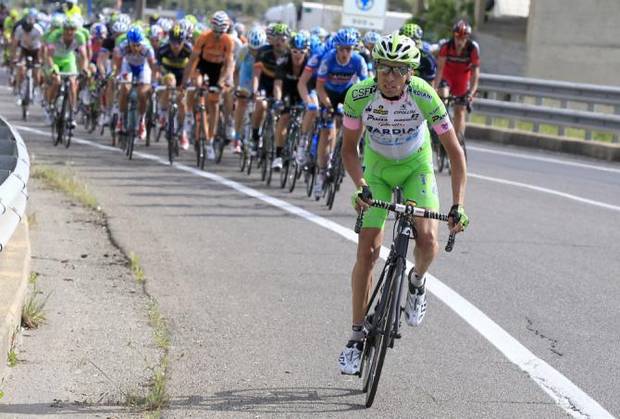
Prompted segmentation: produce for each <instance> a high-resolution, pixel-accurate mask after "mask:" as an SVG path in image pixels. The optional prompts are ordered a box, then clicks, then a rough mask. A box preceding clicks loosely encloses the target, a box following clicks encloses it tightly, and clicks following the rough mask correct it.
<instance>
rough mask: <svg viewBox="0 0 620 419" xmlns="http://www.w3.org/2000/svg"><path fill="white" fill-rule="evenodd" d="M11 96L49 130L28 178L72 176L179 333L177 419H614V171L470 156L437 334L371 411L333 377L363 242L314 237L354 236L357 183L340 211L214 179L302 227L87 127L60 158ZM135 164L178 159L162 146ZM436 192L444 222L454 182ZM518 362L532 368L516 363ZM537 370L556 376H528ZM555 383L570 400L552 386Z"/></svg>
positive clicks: (34, 142) (619, 325) (173, 413)
mask: <svg viewBox="0 0 620 419" xmlns="http://www.w3.org/2000/svg"><path fill="white" fill-rule="evenodd" d="M0 95H1V97H2V100H1V101H0V102H1V104H0V113H1V114H2V115H4V116H5V117H6V118H7V119H8V120H9V121H11V122H13V123H14V124H16V125H21V126H27V127H29V128H31V129H35V130H39V131H38V133H37V131H25V130H24V131H22V135H23V137H24V138H25V140H26V142H27V145H28V147H29V150H30V152H31V154H32V155H33V161H34V163H35V164H48V165H65V164H67V165H71V166H72V167H73V168H74V169H75V170H76V171H77V172H78V173H79V175H80V177H81V178H83V180H84V181H85V182H87V184H88V185H89V187H90V188H91V189H92V191H93V193H94V194H95V195H96V196H97V198H98V199H99V201H100V202H101V204H102V207H103V209H104V211H105V212H106V213H107V214H108V216H109V219H110V227H111V230H112V234H113V236H114V237H115V239H116V240H117V241H118V242H119V244H120V245H121V246H122V247H123V248H124V249H126V250H128V251H133V252H135V253H136V254H137V255H139V256H140V258H141V261H142V264H143V266H144V268H145V272H146V277H147V281H148V282H147V288H148V291H149V292H150V293H151V295H153V296H154V297H155V298H156V299H157V300H158V301H159V303H160V306H161V310H162V313H163V314H164V315H165V316H166V317H167V318H168V320H169V322H170V327H171V332H172V341H173V344H172V350H171V364H170V374H169V383H168V385H169V386H168V390H169V393H170V395H171V397H172V399H171V403H170V406H169V408H168V409H167V410H166V411H165V412H164V416H165V417H179V418H181V417H188V416H193V417H205V416H209V417H215V416H229V417H240V416H242V415H243V416H247V417H250V416H251V417H268V416H288V417H300V416H306V415H307V416H318V417H341V416H345V417H346V416H349V415H351V414H355V415H358V416H362V417H366V416H368V417H371V416H372V417H376V416H377V415H379V416H380V417H412V416H415V417H441V418H446V417H455V418H466V417H472V418H474V417H475V418H479V417H493V418H497V417H519V418H525V417H531V418H541V417H545V418H551V417H565V416H566V415H568V414H569V413H570V414H573V415H576V416H578V415H580V414H583V415H585V416H587V415H588V414H589V415H591V416H601V415H604V414H605V413H607V414H610V415H616V416H617V415H620V397H618V388H620V305H619V304H618V301H619V300H620V285H618V284H619V282H618V279H619V276H620V258H619V255H620V243H619V239H620V233H618V230H617V228H616V226H617V224H618V221H620V166H619V165H611V164H608V163H604V162H599V161H594V160H587V159H579V158H576V157H569V156H565V155H560V154H551V153H543V152H536V151H531V150H523V149H513V148H507V147H493V146H490V145H487V144H483V143H477V142H475V141H470V142H469V144H470V148H469V171H470V173H471V174H472V176H471V177H470V178H469V181H468V190H467V196H466V204H465V207H466V209H467V212H468V214H469V215H470V217H471V220H472V221H471V225H470V228H469V229H468V231H467V232H466V233H465V234H463V235H460V236H459V237H458V240H457V244H456V248H455V251H454V252H453V253H452V254H449V255H448V254H445V253H444V254H441V255H440V256H439V257H438V259H437V260H436V262H435V263H434V264H433V266H432V268H431V272H432V274H433V275H434V277H436V278H437V279H433V280H431V284H430V288H431V291H433V295H430V297H429V306H428V311H427V317H426V319H425V321H424V324H423V326H422V327H420V328H417V329H409V328H406V329H405V330H404V334H403V338H402V339H401V340H400V341H398V342H397V345H396V347H395V349H394V350H391V351H390V352H389V353H388V358H387V361H386V365H385V368H384V374H383V377H382V379H381V384H380V388H379V393H378V396H377V399H376V401H375V405H374V406H373V407H372V409H370V410H364V408H363V402H364V396H363V394H361V392H360V391H359V389H360V386H361V384H360V381H359V380H358V379H357V378H351V377H345V376H341V375H340V374H339V371H338V367H337V357H338V354H339V352H340V350H341V348H342V346H343V344H344V343H345V342H346V339H347V337H348V334H349V329H350V287H349V275H350V270H351V268H352V265H353V262H354V255H355V244H354V243H352V242H351V241H350V240H347V239H346V238H345V237H343V236H342V235H339V234H337V233H335V232H334V231H333V228H332V230H330V229H327V228H325V226H321V225H318V224H317V223H316V222H317V220H318V218H317V216H319V217H324V218H326V219H327V220H329V221H331V222H333V223H335V225H336V226H342V227H344V228H346V229H352V228H353V225H354V223H355V216H354V213H353V210H352V209H351V208H350V204H349V196H350V193H351V192H352V189H353V188H352V185H351V182H350V180H349V179H345V182H344V187H343V190H342V191H341V192H340V193H339V195H338V196H337V198H336V203H335V206H334V209H333V210H332V211H328V210H327V209H326V208H325V207H324V206H323V205H322V204H321V203H316V202H314V201H313V200H310V199H308V198H306V197H305V195H303V194H302V191H301V190H300V189H298V190H296V191H295V192H294V193H293V194H289V193H288V192H285V191H282V190H280V189H278V188H277V187H275V186H272V187H266V186H265V185H264V184H263V183H262V182H260V180H259V178H258V174H252V176H250V177H247V176H246V175H245V174H241V173H239V172H238V169H237V166H236V158H235V157H233V156H232V154H231V153H230V151H229V150H227V151H226V155H225V157H224V161H223V163H222V164H221V165H218V166H215V165H214V164H208V167H207V171H208V172H209V173H213V174H216V175H219V176H222V177H223V178H225V179H229V180H232V181H235V182H238V183H239V184H240V185H243V186H245V187H247V188H252V190H255V191H259V192H261V193H263V194H266V195H269V196H271V197H275V198H278V199H279V200H282V201H284V202H285V203H288V204H292V205H294V206H296V207H299V208H301V209H304V210H306V211H308V212H309V213H311V214H314V216H312V215H310V216H307V217H306V218H302V217H300V216H297V215H294V214H293V213H291V212H290V211H286V210H283V209H282V208H281V207H276V206H274V205H272V204H271V203H269V202H266V199H267V198H264V197H263V199H257V198H254V197H251V196H248V195H247V193H242V192H240V190H241V189H243V188H242V187H240V186H238V185H237V184H235V185H234V186H235V187H236V189H234V188H231V187H230V185H225V184H223V183H222V182H223V181H222V179H220V178H217V177H213V176H212V177H211V179H207V178H205V177H202V176H198V175H197V174H196V172H195V171H192V170H190V169H189V168H191V167H193V154H192V153H184V155H183V156H182V158H181V162H182V163H185V164H186V165H187V166H177V167H169V166H167V165H165V164H161V161H157V160H155V159H153V158H152V157H150V158H141V157H139V156H138V157H137V158H135V160H133V161H128V160H127V159H126V158H125V157H124V156H123V155H121V154H120V153H118V152H115V151H113V150H110V149H108V148H105V147H99V148H98V147H95V146H94V145H96V144H100V145H109V144H110V141H109V138H107V136H106V137H105V138H101V137H100V136H99V135H89V134H86V133H84V132H83V130H81V129H78V131H77V136H78V137H79V138H83V139H85V140H88V141H90V142H91V143H88V144H85V143H83V144H78V143H77V142H75V143H74V144H72V146H71V147H70V149H64V148H55V147H53V146H52V143H51V140H50V138H49V136H47V135H43V134H44V133H47V132H48V129H49V128H48V127H45V126H44V124H43V122H42V118H41V112H40V110H39V109H35V110H33V112H32V117H31V119H30V121H28V122H27V123H22V122H20V121H19V120H18V118H19V117H20V115H19V109H18V108H17V107H15V106H14V101H13V98H11V97H10V96H9V95H8V92H7V91H6V90H2V91H0ZM137 151H139V152H144V153H147V154H148V155H149V156H151V155H154V156H159V157H160V158H162V159H165V158H166V157H165V148H164V144H163V143H161V144H155V145H154V146H152V147H150V148H148V149H147V148H145V147H144V146H143V145H140V146H138V148H137ZM601 169H606V170H601ZM511 182H512V183H511ZM438 183H439V190H440V192H441V201H442V206H443V208H444V209H445V210H447V209H448V208H449V206H450V202H449V201H450V196H451V193H450V181H449V178H448V177H447V175H445V174H441V175H438ZM528 185H529V186H528ZM532 186H534V187H537V188H538V189H532ZM541 188H544V189H541ZM246 192H247V191H246ZM252 193H253V194H254V195H256V193H254V192H252ZM558 193H562V194H564V195H561V194H558ZM583 199H587V200H589V201H584V200H583ZM289 210H290V208H289ZM293 211H297V210H295V209H293ZM309 219H310V220H309ZM312 220H313V221H314V222H312ZM318 221H319V223H320V222H321V221H320V220H318ZM323 224H325V223H323ZM440 234H441V239H442V240H444V239H445V238H447V232H446V230H442V231H441V233H440ZM386 236H387V238H390V237H391V235H390V234H387V235H386ZM433 281H434V283H432V282H433ZM440 281H441V282H440ZM443 284H445V285H447V286H448V287H450V288H451V289H452V290H454V292H456V293H457V294H458V295H460V296H461V297H462V298H464V299H465V300H467V301H468V302H469V303H470V304H473V305H474V306H475V307H477V308H478V309H479V310H481V311H482V312H483V313H484V314H486V316H488V318H489V319H491V320H493V321H494V322H495V323H496V324H497V326H499V328H501V329H500V330H502V329H503V330H502V333H503V332H507V334H509V335H510V336H512V338H514V341H511V340H507V338H506V336H507V335H502V334H501V333H494V332H488V327H487V326H488V325H486V326H485V324H486V323H485V322H484V321H483V320H480V318H478V317H475V316H474V317H467V316H469V315H472V310H471V309H470V306H467V305H463V304H456V303H450V302H449V301H448V302H447V303H443V302H442V301H440V299H439V298H438V297H437V296H436V295H439V294H440V292H441V290H442V289H443V288H442V287H441V286H440V285H443ZM464 318H465V319H469V322H466V321H465V320H464ZM405 327H406V326H405ZM485 336H486V337H485ZM519 343H520V344H521V345H523V347H521V346H520V345H519ZM502 345H503V346H502ZM517 347H518V348H522V349H525V348H527V350H529V351H531V356H532V357H534V358H533V359H534V361H532V359H523V358H520V357H519V354H516V355H515V354H512V355H510V354H508V356H506V355H504V354H506V353H508V352H510V351H511V350H512V349H515V348H517ZM497 348H500V350H498V349H497ZM502 348H503V349H502ZM515 350H516V349H515ZM500 351H501V352H500ZM545 363H546V364H545ZM534 364H536V365H539V364H540V365H542V364H545V365H547V364H548V365H547V366H548V367H549V368H547V367H544V368H543V369H542V370H544V372H543V373H541V375H540V376H536V374H532V373H531V371H530V372H527V373H526V372H524V370H525V371H529V370H528V368H529V367H531V366H532V365H534ZM542 370H541V371H542ZM556 372H557V373H559V374H561V376H560V377H562V376H563V377H564V378H561V379H559V380H560V381H559V382H561V383H564V384H566V383H569V384H568V387H567V386H562V385H560V386H557V385H556V383H557V382H558V381H557V376H556V375H555V374H556ZM532 376H534V379H533V378H532ZM564 380H565V381H564ZM571 385H573V387H571ZM543 388H544V389H545V390H544V391H543ZM566 388H569V390H566ZM575 389H576V390H575ZM575 394H577V395H578V396H575ZM583 395H585V399H584V398H583V397H582V396H583ZM588 396H589V397H588ZM599 407H602V409H603V410H597V409H598V408H599ZM605 409H606V412H605ZM592 412H594V414H593V413H592ZM597 412H598V413H597Z"/></svg>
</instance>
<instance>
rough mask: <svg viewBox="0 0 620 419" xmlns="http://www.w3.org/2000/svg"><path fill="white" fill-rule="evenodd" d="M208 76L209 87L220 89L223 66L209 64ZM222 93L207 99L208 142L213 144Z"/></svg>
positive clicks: (207, 68) (210, 95)
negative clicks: (219, 83)
mask: <svg viewBox="0 0 620 419" xmlns="http://www.w3.org/2000/svg"><path fill="white" fill-rule="evenodd" d="M204 69H205V70H206V73H207V75H208V76H209V87H219V86H218V84H217V83H218V82H219V80H220V72H221V70H222V64H215V63H207V65H205V66H204ZM221 94H222V93H221V92H218V93H209V95H208V97H207V116H208V120H209V130H208V132H209V133H208V136H207V142H208V143H211V142H212V141H213V139H214V138H215V132H216V130H217V123H218V120H219V117H220V115H219V114H220V95H221Z"/></svg>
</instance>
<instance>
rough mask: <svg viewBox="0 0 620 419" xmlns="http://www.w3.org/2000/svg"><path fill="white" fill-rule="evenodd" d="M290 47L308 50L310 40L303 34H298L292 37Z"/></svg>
mask: <svg viewBox="0 0 620 419" xmlns="http://www.w3.org/2000/svg"><path fill="white" fill-rule="evenodd" d="M289 45H290V47H291V48H294V49H306V48H308V38H306V36H305V35H304V34H303V33H300V32H298V33H296V34H295V35H293V36H292V37H291V40H290V42H289Z"/></svg>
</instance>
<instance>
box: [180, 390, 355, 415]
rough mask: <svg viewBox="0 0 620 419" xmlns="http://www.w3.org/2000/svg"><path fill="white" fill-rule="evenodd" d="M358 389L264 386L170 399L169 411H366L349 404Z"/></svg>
mask: <svg viewBox="0 0 620 419" xmlns="http://www.w3.org/2000/svg"><path fill="white" fill-rule="evenodd" d="M361 394H363V393H362V391H361V390H358V389H350V388H330V387H271V388H269V387H265V388H249V389H239V390H226V391H220V392H217V393H215V394H213V395H206V396H199V395H194V396H187V397H179V398H175V399H173V400H171V402H170V405H169V407H168V409H170V410H183V411H187V410H189V411H192V410H199V411H214V412H216V411H217V412H252V413H263V414H295V413H296V414H302V413H305V414H318V415H320V414H325V413H338V412H349V411H356V410H363V409H365V407H364V404H363V400H362V399H360V400H359V403H355V402H352V401H349V400H348V398H350V397H352V396H359V395H361Z"/></svg>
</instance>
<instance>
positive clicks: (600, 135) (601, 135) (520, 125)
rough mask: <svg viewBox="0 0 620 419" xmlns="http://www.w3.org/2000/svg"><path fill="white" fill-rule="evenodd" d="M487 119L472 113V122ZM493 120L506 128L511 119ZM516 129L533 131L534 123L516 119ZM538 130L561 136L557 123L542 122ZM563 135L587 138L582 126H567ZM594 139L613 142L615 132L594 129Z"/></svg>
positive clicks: (481, 122) (482, 122)
mask: <svg viewBox="0 0 620 419" xmlns="http://www.w3.org/2000/svg"><path fill="white" fill-rule="evenodd" d="M486 120H487V118H486V116H484V115H480V114H473V115H470V122H472V123H474V124H477V125H486ZM491 121H492V123H491V126H492V127H495V128H503V129H505V128H508V127H509V124H510V120H509V119H506V118H496V117H493V118H491ZM515 129H517V130H519V131H525V132H533V130H534V124H533V123H532V122H528V121H516V122H515ZM538 130H539V132H540V133H541V134H545V135H553V136H559V126H557V125H551V124H540V125H539V129H538ZM563 137H566V138H573V139H577V140H585V138H586V131H585V130H584V129H580V128H570V127H565V128H564V135H563ZM592 140H593V141H599V142H605V143H612V142H613V140H614V135H613V133H610V132H601V131H593V132H592Z"/></svg>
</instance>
